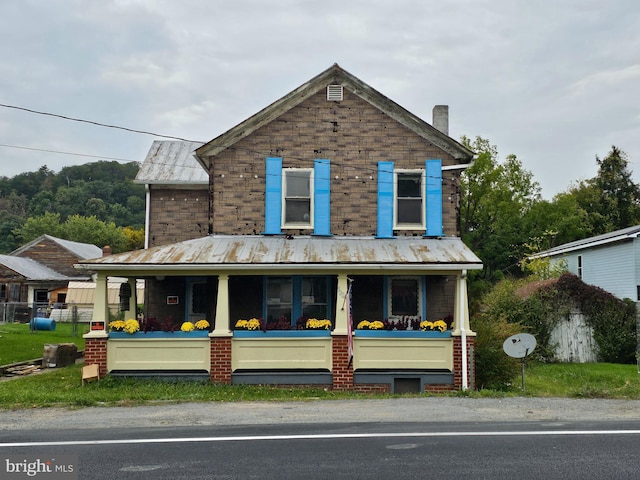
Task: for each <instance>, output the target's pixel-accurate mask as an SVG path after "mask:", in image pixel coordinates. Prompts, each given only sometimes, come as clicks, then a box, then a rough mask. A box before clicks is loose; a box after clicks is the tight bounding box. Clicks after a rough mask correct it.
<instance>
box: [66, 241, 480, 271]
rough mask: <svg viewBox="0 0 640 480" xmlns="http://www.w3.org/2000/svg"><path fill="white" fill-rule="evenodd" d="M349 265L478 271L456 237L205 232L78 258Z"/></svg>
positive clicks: (115, 265) (122, 262)
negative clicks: (190, 237) (143, 247)
mask: <svg viewBox="0 0 640 480" xmlns="http://www.w3.org/2000/svg"><path fill="white" fill-rule="evenodd" d="M339 265H342V266H351V267H356V266H358V267H360V269H375V268H384V267H387V268H389V267H394V268H398V269H403V268H407V269H408V268H409V267H419V268H421V269H425V270H427V269H432V270H437V269H446V270H451V269H456V270H460V269H481V268H482V262H481V260H480V259H479V258H478V257H477V256H476V255H475V254H474V253H473V252H472V251H471V250H470V249H469V248H468V247H467V246H466V245H465V244H464V243H463V242H462V240H460V239H459V238H457V237H443V238H424V237H397V238H392V239H379V238H373V237H311V236H300V237H285V236H261V235H248V236H240V235H211V236H207V237H203V238H198V239H195V240H187V241H184V242H180V243H175V244H171V245H164V246H159V247H153V248H149V249H146V250H137V251H133V252H125V253H120V254H117V255H110V256H107V257H101V258H97V259H94V260H89V261H86V262H82V263H81V264H79V265H77V267H78V268H86V269H91V270H110V271H117V270H119V269H122V270H125V269H128V270H131V269H132V268H135V269H147V270H148V269H151V270H162V269H165V270H170V269H172V268H177V267H180V268H183V269H184V268H185V267H187V268H197V267H198V266H201V267H205V266H206V267H212V268H224V269H234V268H243V269H259V268H265V267H268V268H274V269H278V268H281V269H285V268H295V267H298V268H304V267H310V266H315V267H325V268H326V267H331V266H339Z"/></svg>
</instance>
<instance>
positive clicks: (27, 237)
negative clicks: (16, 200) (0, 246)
mask: <svg viewBox="0 0 640 480" xmlns="http://www.w3.org/2000/svg"><path fill="white" fill-rule="evenodd" d="M13 233H14V235H15V236H16V237H17V238H18V239H19V241H20V242H21V243H23V244H24V243H28V242H30V241H31V240H35V239H36V238H38V237H39V236H41V235H51V236H54V237H60V236H61V235H60V233H61V230H60V214H59V213H50V212H45V214H44V215H40V216H37V217H29V218H28V219H27V220H26V222H24V224H23V225H22V226H20V227H18V228H16V229H15V230H13Z"/></svg>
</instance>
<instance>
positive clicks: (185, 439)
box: [0, 430, 640, 448]
mask: <svg viewBox="0 0 640 480" xmlns="http://www.w3.org/2000/svg"><path fill="white" fill-rule="evenodd" d="M580 435H640V430H540V431H516V432H407V433H326V434H308V435H252V436H248V435H247V436H237V437H183V438H131V439H128V438H123V439H114V440H69V441H58V442H5V443H0V448H13V447H65V446H74V445H134V444H146V443H206V442H256V441H257V442H261V441H265V440H326V439H340V438H342V439H348V438H352V439H363V438H437V437H520V436H529V437H535V436H580Z"/></svg>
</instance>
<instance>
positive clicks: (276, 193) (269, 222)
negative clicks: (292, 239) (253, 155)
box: [264, 157, 282, 235]
mask: <svg viewBox="0 0 640 480" xmlns="http://www.w3.org/2000/svg"><path fill="white" fill-rule="evenodd" d="M266 173H267V178H266V180H265V185H266V192H265V196H264V203H265V206H264V233H265V234H266V235H277V234H279V233H282V230H280V225H281V217H282V158H279V157H268V158H267V172H266Z"/></svg>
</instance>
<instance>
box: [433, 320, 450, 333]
mask: <svg viewBox="0 0 640 480" xmlns="http://www.w3.org/2000/svg"><path fill="white" fill-rule="evenodd" d="M433 329H434V330H440V331H441V332H444V331H445V330H446V329H447V322H445V321H444V320H436V321H435V322H433Z"/></svg>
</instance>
